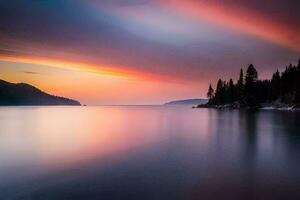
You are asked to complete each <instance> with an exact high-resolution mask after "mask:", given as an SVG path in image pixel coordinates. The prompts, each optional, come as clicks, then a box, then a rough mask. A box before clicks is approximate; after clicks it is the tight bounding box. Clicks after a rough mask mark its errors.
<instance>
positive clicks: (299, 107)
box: [192, 103, 300, 111]
mask: <svg viewBox="0 0 300 200" xmlns="http://www.w3.org/2000/svg"><path fill="white" fill-rule="evenodd" d="M192 108H213V109H218V110H237V109H247V110H250V109H251V110H280V111H300V104H278V103H276V104H274V103H270V104H263V105H259V106H241V105H240V104H239V103H233V104H225V105H213V104H199V105H197V106H193V107H192Z"/></svg>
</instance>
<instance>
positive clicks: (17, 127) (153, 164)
mask: <svg viewBox="0 0 300 200" xmlns="http://www.w3.org/2000/svg"><path fill="white" fill-rule="evenodd" d="M0 199H1V200H2V199H4V200H5V199H9V200H10V199H22V200H23V199H25V200H26V199H104V200H106V199H122V200H124V199H130V200H131V199H138V200H144V199H151V200H157V199H158V200H160V199H163V200H168V199H184V200H189V199H300V113H297V112H283V111H280V112H276V111H256V112H254V111H218V110H209V109H190V108H172V107H167V108H166V107H10V108H8V107H2V108H0Z"/></svg>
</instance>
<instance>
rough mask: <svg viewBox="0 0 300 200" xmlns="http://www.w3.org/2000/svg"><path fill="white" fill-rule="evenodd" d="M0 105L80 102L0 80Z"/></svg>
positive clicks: (27, 85)
mask: <svg viewBox="0 0 300 200" xmlns="http://www.w3.org/2000/svg"><path fill="white" fill-rule="evenodd" d="M0 105H74V106H77V105H78V106H79V105H80V102H78V101H75V100H72V99H68V98H64V97H58V96H53V95H50V94H47V93H45V92H43V91H41V90H39V89H38V88H36V87H34V86H32V85H29V84H26V83H16V84H15V83H9V82H7V81H4V80H0Z"/></svg>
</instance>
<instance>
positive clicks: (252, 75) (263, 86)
mask: <svg viewBox="0 0 300 200" xmlns="http://www.w3.org/2000/svg"><path fill="white" fill-rule="evenodd" d="M207 97H208V98H209V101H208V103H206V104H199V105H198V106H196V107H195V108H218V109H224V108H230V109H239V108H261V109H281V110H294V109H299V108H300V60H299V62H298V65H296V66H295V65H292V64H290V65H289V66H286V68H285V70H284V71H283V72H282V73H280V72H279V71H278V70H277V71H276V72H275V73H274V74H273V76H272V79H271V80H259V79H258V73H257V70H256V69H255V67H254V66H253V65H252V64H250V65H249V67H248V68H247V71H246V75H245V76H244V71H243V69H241V70H240V76H239V79H238V81H237V82H236V83H234V82H233V79H230V80H229V81H223V80H222V79H219V80H218V82H217V84H216V89H213V88H212V86H211V84H210V85H209V88H208V92H207Z"/></svg>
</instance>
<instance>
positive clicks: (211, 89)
mask: <svg viewBox="0 0 300 200" xmlns="http://www.w3.org/2000/svg"><path fill="white" fill-rule="evenodd" d="M207 97H208V98H209V99H210V100H211V99H213V98H214V89H213V88H212V87H211V84H209V88H208V91H207Z"/></svg>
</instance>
